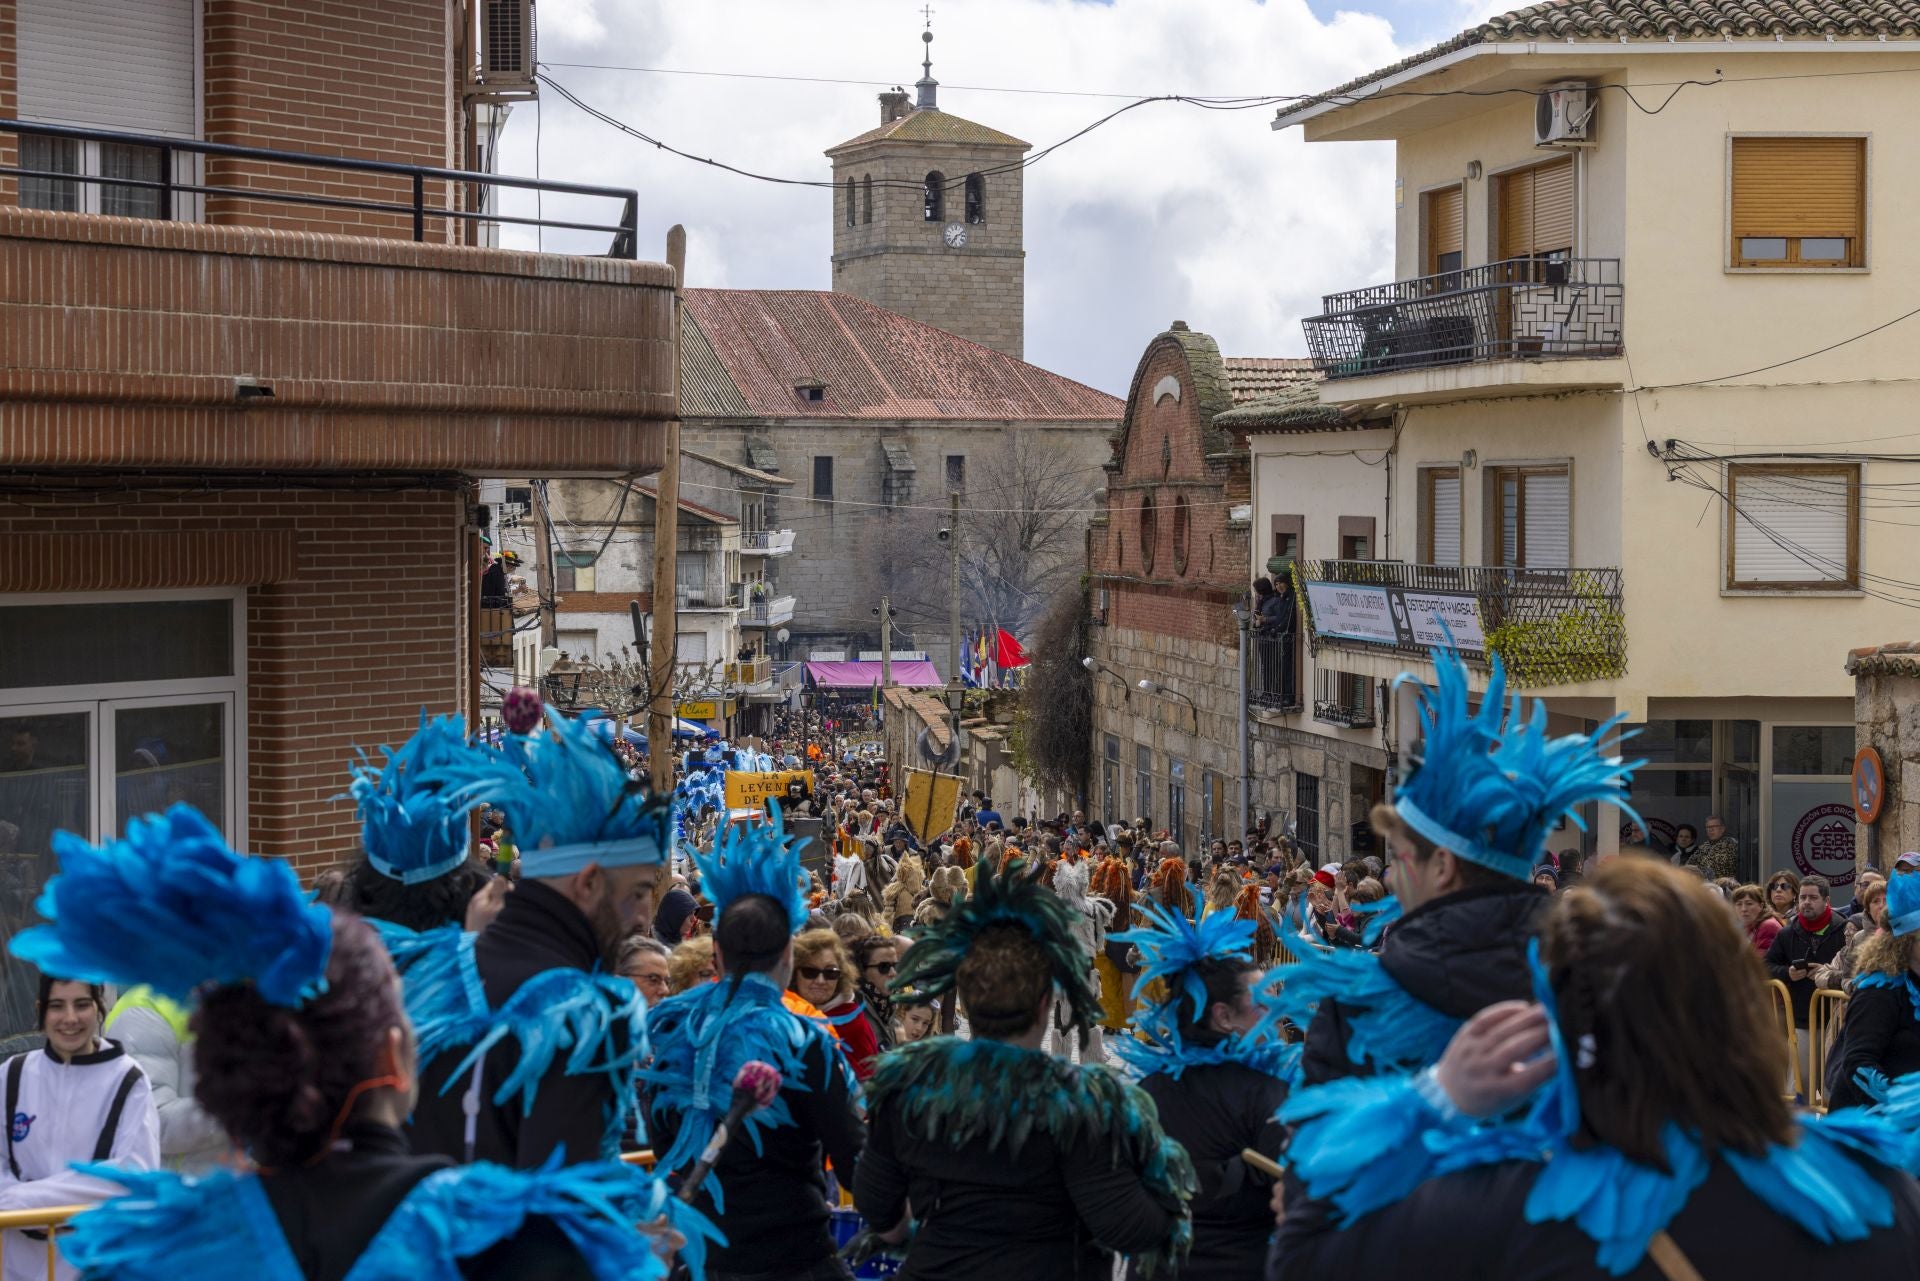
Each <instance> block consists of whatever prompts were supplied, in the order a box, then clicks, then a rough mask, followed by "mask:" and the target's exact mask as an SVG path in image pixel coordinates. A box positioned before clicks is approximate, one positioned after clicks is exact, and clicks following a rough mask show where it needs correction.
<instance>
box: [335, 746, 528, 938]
mask: <svg viewBox="0 0 1920 1281" xmlns="http://www.w3.org/2000/svg"><path fill="white" fill-rule="evenodd" d="M381 755H382V756H383V757H384V758H385V759H384V762H383V763H382V764H380V765H378V766H376V765H375V764H374V763H373V762H372V760H371V759H369V758H368V757H367V756H366V755H365V754H364V753H363V754H362V755H361V757H360V759H359V760H358V761H357V762H356V763H355V764H354V766H353V769H352V775H353V782H352V784H351V786H350V787H349V789H348V794H349V795H350V796H351V797H352V799H353V802H354V805H355V808H356V809H357V810H358V813H359V817H360V839H361V844H362V846H363V848H364V851H365V857H364V858H362V859H361V861H360V862H358V863H356V864H355V865H354V866H353V867H352V869H351V870H349V871H348V873H347V893H348V901H349V902H350V903H351V904H352V906H353V910H354V911H356V912H358V913H359V914H360V915H362V916H364V917H366V918H368V919H369V920H378V921H383V922H386V923H388V924H389V925H392V926H398V927H399V928H401V929H404V930H409V931H413V932H415V933H421V932H425V931H428V930H432V929H436V928H440V927H443V926H447V925H453V926H458V927H460V928H463V929H466V930H469V931H477V930H478V929H479V928H480V926H481V925H482V924H483V923H484V922H485V921H489V920H491V919H492V918H493V917H494V916H495V915H496V914H498V912H499V910H500V900H501V899H502V898H503V897H504V896H505V894H506V893H507V891H508V890H509V889H510V888H511V883H510V882H509V881H508V880H507V879H506V878H505V877H500V876H495V875H494V874H493V872H492V870H491V869H490V868H489V867H487V866H486V865H485V864H484V863H481V862H480V861H478V860H476V859H475V858H473V856H472V852H471V850H470V849H469V841H468V835H469V827H468V815H469V814H471V813H472V812H473V811H474V810H476V809H478V808H480V807H481V806H482V805H485V804H486V803H487V802H488V801H489V800H490V799H491V797H492V795H493V792H494V790H495V785H496V784H497V783H499V782H500V781H502V780H503V779H505V778H507V777H508V774H507V771H509V770H511V769H512V766H511V765H510V764H509V763H508V762H507V761H506V759H505V758H504V757H503V756H501V754H500V753H498V752H495V751H492V750H490V749H487V748H483V747H481V746H479V745H477V744H476V743H474V742H473V741H472V740H471V739H470V738H468V736H467V728H466V723H465V722H464V721H462V720H461V719H460V718H459V717H458V716H437V717H433V718H431V719H429V718H428V716H427V713H426V711H425V709H422V710H421V713H420V728H419V729H418V730H417V731H415V733H414V735H413V737H412V738H410V739H408V740H407V741H406V743H404V744H403V745H402V746H401V747H400V748H399V749H398V750H397V751H396V750H395V749H393V748H391V747H384V748H382V749H381Z"/></svg>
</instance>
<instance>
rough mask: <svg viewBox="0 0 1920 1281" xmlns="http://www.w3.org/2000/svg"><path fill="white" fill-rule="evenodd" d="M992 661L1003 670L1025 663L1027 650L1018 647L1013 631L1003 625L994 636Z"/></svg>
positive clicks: (1023, 665)
mask: <svg viewBox="0 0 1920 1281" xmlns="http://www.w3.org/2000/svg"><path fill="white" fill-rule="evenodd" d="M993 661H994V665H995V666H996V667H998V668H999V669H1000V670H1001V671H1003V672H1004V671H1007V670H1009V669H1011V668H1015V667H1025V666H1026V665H1027V651H1026V650H1024V649H1022V648H1021V647H1020V642H1019V641H1017V640H1015V639H1014V637H1013V633H1012V632H1009V631H1008V630H1007V629H1006V628H1004V627H1002V628H1000V629H999V633H998V635H996V636H995V637H994V655H993Z"/></svg>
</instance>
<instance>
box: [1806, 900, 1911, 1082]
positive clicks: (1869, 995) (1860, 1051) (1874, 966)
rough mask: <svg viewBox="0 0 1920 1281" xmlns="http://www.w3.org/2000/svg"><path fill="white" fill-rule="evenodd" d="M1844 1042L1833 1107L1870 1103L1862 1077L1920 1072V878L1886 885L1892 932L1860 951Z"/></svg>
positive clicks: (1837, 1054)
mask: <svg viewBox="0 0 1920 1281" xmlns="http://www.w3.org/2000/svg"><path fill="white" fill-rule="evenodd" d="M1840 1036H1841V1042H1840V1044H1839V1045H1837V1046H1835V1047H1834V1048H1833V1050H1831V1051H1830V1052H1829V1053H1828V1056H1827V1057H1828V1061H1829V1062H1830V1063H1832V1064H1833V1066H1832V1067H1831V1068H1830V1069H1829V1075H1830V1078H1831V1079H1830V1081H1829V1083H1828V1102H1829V1104H1830V1105H1831V1106H1833V1107H1837V1108H1843V1107H1853V1106H1857V1105H1860V1104H1864V1103H1867V1102H1869V1101H1870V1098H1871V1096H1870V1095H1869V1094H1868V1093H1867V1091H1866V1090H1865V1089H1863V1088H1862V1087H1861V1085H1860V1076H1861V1073H1862V1072H1868V1073H1877V1074H1878V1075H1880V1076H1883V1077H1888V1078H1892V1077H1900V1076H1906V1075H1908V1074H1909V1073H1914V1072H1920V875H1914V874H1911V873H1905V874H1902V875H1899V876H1895V877H1894V878H1893V879H1892V880H1890V881H1888V882H1887V929H1886V932H1885V933H1882V934H1876V935H1874V936H1873V937H1872V938H1869V939H1867V940H1865V941H1864V942H1863V943H1861V945H1860V959H1859V962H1858V963H1857V964H1856V966H1855V967H1854V981H1853V995H1852V996H1851V997H1849V998H1848V999H1847V1013H1846V1017H1845V1019H1844V1020H1842V1022H1841V1024H1840Z"/></svg>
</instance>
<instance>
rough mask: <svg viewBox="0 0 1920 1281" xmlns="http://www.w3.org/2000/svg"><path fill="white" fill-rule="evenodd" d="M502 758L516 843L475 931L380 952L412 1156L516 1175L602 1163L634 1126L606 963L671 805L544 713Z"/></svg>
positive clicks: (638, 1009)
mask: <svg viewBox="0 0 1920 1281" xmlns="http://www.w3.org/2000/svg"><path fill="white" fill-rule="evenodd" d="M503 755H504V757H505V759H506V760H507V761H509V762H511V763H512V764H513V765H515V766H516V767H517V768H514V769H508V770H493V769H490V770H489V771H488V776H487V778H486V780H485V787H486V789H487V795H488V799H489V800H490V801H492V803H493V804H495V805H497V806H499V807H500V808H501V809H503V810H505V811H506V813H507V821H508V825H509V826H510V827H511V828H512V829H513V832H514V835H515V836H516V837H517V838H518V840H519V842H520V865H521V876H520V881H519V884H518V885H517V886H516V887H515V888H514V891H513V893H511V894H509V895H507V898H506V902H505V904H504V906H502V908H501V909H500V915H499V916H498V917H496V918H495V919H494V921H493V923H492V924H491V925H489V926H487V928H486V929H485V930H484V931H482V932H481V933H480V934H479V935H478V936H475V937H470V938H467V939H465V940H456V945H455V946H452V947H448V946H446V945H445V944H444V940H435V939H432V938H429V937H428V936H421V937H420V939H417V940H415V941H414V943H412V944H406V945H402V944H396V943H395V940H394V939H393V938H392V937H391V936H389V944H390V945H391V946H393V947H394V957H395V961H396V964H398V965H399V967H400V969H401V972H402V973H403V974H404V975H405V978H406V984H407V989H408V991H407V1008H408V1011H409V1012H410V1013H411V1014H412V1016H413V1018H414V1021H415V1026H416V1027H417V1029H418V1031H419V1037H420V1060H421V1097H420V1104H419V1106H418V1107H417V1108H415V1109H414V1113H413V1122H412V1128H411V1137H412V1140H413V1147H414V1150H415V1151H418V1152H434V1153H438V1154H440V1155H442V1156H448V1157H452V1158H454V1159H455V1160H461V1161H472V1160H486V1161H495V1162H498V1163H500V1164H502V1165H509V1166H512V1167H514V1168H515V1169H521V1170H530V1169H535V1168H538V1167H540V1166H543V1165H545V1164H546V1163H547V1161H548V1160H549V1159H550V1158H552V1157H554V1156H555V1155H556V1154H558V1155H559V1156H560V1158H561V1159H562V1160H563V1161H566V1162H575V1161H591V1160H594V1159H596V1158H598V1157H603V1156H613V1155H615V1154H617V1153H618V1151H619V1149H620V1141H621V1138H622V1136H623V1135H625V1134H626V1133H628V1132H630V1130H631V1128H632V1127H631V1126H630V1124H629V1120H630V1118H631V1114H632V1109H633V1103H634V1097H635V1096H634V1086H635V1082H634V1076H633V1074H634V1071H635V1069H636V1068H638V1066H639V1063H640V1060H641V1058H642V1057H643V1054H642V1050H641V1044H642V1041H643V1039H644V1037H643V1034H642V1024H643V1020H644V1012H645V1002H644V1001H643V1000H642V999H641V997H640V995H639V993H638V992H637V991H636V990H635V989H634V986H633V984H631V983H629V982H628V981H627V980H626V979H623V978H621V977H619V975H618V974H617V973H616V967H617V966H618V963H619V957H620V945H621V944H622V942H624V941H625V939H626V938H627V936H628V935H630V934H633V933H636V932H639V931H643V930H645V929H647V928H648V927H649V926H651V924H652V921H653V906H654V893H655V890H656V889H657V888H658V886H659V884H660V882H661V881H662V880H663V879H664V876H665V867H664V865H665V863H666V861H667V858H668V855H669V853H670V851H671V847H672V837H671V832H672V824H673V819H672V803H671V800H670V798H667V797H656V796H653V795H651V794H649V792H648V790H647V787H646V784H645V783H644V782H639V781H635V780H633V779H631V778H629V777H628V775H627V771H626V770H625V769H624V768H623V767H622V766H621V764H620V762H619V760H618V759H617V758H616V757H615V756H614V754H613V751H612V748H611V746H610V745H609V743H608V742H607V740H606V739H605V738H604V737H603V736H601V735H600V734H598V733H596V732H595V731H594V729H593V722H592V721H590V720H587V719H584V718H571V717H566V716H551V717H550V718H549V723H548V725H547V727H546V729H545V730H543V731H538V732H536V733H534V734H532V735H529V736H525V737H521V736H518V735H514V736H509V738H508V739H507V740H506V742H505V744H504V747H503ZM444 928H452V927H444ZM415 947H417V948H418V949H419V951H420V952H421V953H422V954H421V955H415V954H414V951H413V948H415Z"/></svg>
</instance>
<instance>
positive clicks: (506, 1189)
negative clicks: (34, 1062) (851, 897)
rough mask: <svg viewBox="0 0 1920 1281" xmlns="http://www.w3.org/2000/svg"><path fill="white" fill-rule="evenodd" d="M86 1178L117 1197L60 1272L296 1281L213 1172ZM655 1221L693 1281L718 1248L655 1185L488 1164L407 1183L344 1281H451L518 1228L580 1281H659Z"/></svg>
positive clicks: (88, 1217) (607, 1171) (236, 1194)
mask: <svg viewBox="0 0 1920 1281" xmlns="http://www.w3.org/2000/svg"><path fill="white" fill-rule="evenodd" d="M91 1172H92V1173H94V1174H96V1175H97V1176H98V1177H100V1178H102V1179H105V1180H107V1181H108V1182H111V1183H116V1184H119V1185H120V1186H122V1187H124V1188H126V1189H127V1192H126V1195H124V1196H121V1197H118V1198H116V1199H114V1200H111V1201H108V1202H106V1203H105V1204H104V1205H102V1206H100V1207H99V1208H98V1209H95V1210H93V1211H90V1212H89V1213H87V1214H84V1215H81V1216H80V1217H79V1218H78V1219H76V1220H75V1221H74V1226H73V1230H72V1233H71V1235H68V1236H66V1237H63V1238H62V1239H61V1251H62V1253H64V1254H65V1255H66V1257H67V1260H68V1262H70V1263H72V1264H74V1265H75V1266H76V1267H78V1268H79V1269H80V1270H81V1271H82V1272H83V1273H85V1274H86V1275H88V1276H100V1277H114V1278H116V1279H117V1281H176V1278H180V1277H196V1278H205V1279H207V1281H221V1279H222V1278H228V1277H236V1278H237V1277H246V1278H248V1281H300V1278H301V1276H302V1273H301V1270H300V1267H299V1265H298V1264H297V1263H296V1262H295V1260H294V1254H293V1251H292V1249H291V1247H290V1246H289V1245H288V1243H287V1239H286V1237H285V1236H283V1235H282V1234H281V1231H280V1225H279V1223H278V1221H277V1220H276V1218H275V1216H274V1212H273V1209H272V1207H271V1206H270V1205H269V1204H268V1202H267V1196H266V1191H265V1189H264V1188H262V1186H261V1183H260V1179H259V1177H258V1176H256V1175H252V1174H236V1173H233V1172H231V1171H217V1172H214V1173H211V1174H207V1175H205V1176H202V1177H198V1178H195V1177H190V1176H183V1175H180V1174H175V1173H171V1172H168V1171H161V1170H142V1171H128V1170H122V1169H119V1168H117V1167H113V1166H101V1167H97V1168H95V1169H93V1170H92V1171H91ZM662 1215H664V1216H666V1218H667V1222H668V1225H669V1226H670V1227H672V1228H673V1230H675V1231H677V1232H679V1233H680V1234H681V1235H683V1236H684V1237H685V1238H686V1240H687V1244H686V1246H685V1247H684V1248H683V1249H682V1250H681V1256H682V1257H683V1258H685V1259H686V1261H687V1265H688V1267H689V1269H690V1270H691V1271H692V1272H693V1274H694V1275H695V1276H696V1277H697V1276H700V1275H701V1274H702V1271H703V1270H704V1267H705V1261H706V1250H707V1246H708V1245H709V1244H710V1243H714V1242H719V1243H722V1244H724V1242H725V1238H724V1237H722V1236H720V1234H719V1232H718V1231H717V1229H715V1228H714V1226H713V1225H712V1223H710V1222H709V1221H708V1220H707V1219H706V1218H705V1216H703V1215H701V1214H700V1213H699V1212H698V1211H697V1210H695V1209H693V1208H692V1207H691V1206H688V1205H686V1204H685V1203H683V1202H681V1201H679V1200H677V1199H676V1198H674V1197H672V1196H670V1195H669V1194H668V1193H667V1189H666V1187H665V1185H664V1184H663V1183H661V1181H660V1180H658V1179H655V1178H653V1177H651V1176H649V1175H646V1174H644V1173H642V1172H640V1171H639V1170H637V1169H635V1168H633V1167H630V1166H625V1165H621V1164H619V1163H617V1162H607V1163H600V1164H594V1165H576V1166H570V1167H567V1168H565V1169H561V1168H558V1166H557V1165H550V1166H549V1167H548V1168H546V1169H542V1170H527V1171H519V1170H509V1169H506V1168H504V1167H502V1166H497V1165H471V1166H461V1167H458V1168H455V1169H450V1170H439V1171H436V1172H435V1173H433V1174H430V1175H428V1176H427V1177H426V1178H425V1179H422V1180H421V1181H420V1182H419V1183H418V1184H416V1185H415V1186H414V1188H413V1190H412V1191H411V1192H409V1193H408V1194H407V1196H406V1197H405V1198H404V1199H403V1200H402V1201H401V1202H400V1204H399V1205H398V1206H397V1207H395V1209H394V1211H393V1213H392V1214H391V1215H390V1216H389V1217H388V1219H387V1221H386V1223H384V1224H383V1225H382V1226H381V1228H380V1230H379V1231H378V1232H377V1233H375V1234H374V1238H373V1240H372V1242H371V1243H369V1245H368V1247H367V1250H366V1253H364V1254H362V1255H361V1256H360V1258H359V1260H358V1262H356V1263H355V1264H354V1266H353V1268H352V1270H351V1271H349V1272H348V1273H347V1281H454V1279H456V1278H458V1277H459V1276H460V1270H459V1266H458V1262H457V1261H458V1260H462V1259H470V1258H473V1257H474V1256H476V1255H479V1254H482V1253H484V1252H485V1251H487V1250H489V1249H491V1248H492V1247H493V1246H495V1245H498V1244H499V1243H500V1242H502V1241H504V1240H507V1239H508V1238H510V1237H512V1236H514V1235H515V1234H516V1233H518V1232H519V1231H520V1229H521V1228H522V1227H523V1226H524V1225H525V1223H526V1221H527V1219H528V1218H529V1217H531V1216H539V1217H541V1218H545V1219H548V1220H550V1221H552V1222H553V1223H554V1224H555V1225H556V1226H557V1227H559V1228H560V1230H561V1231H562V1232H563V1233H564V1234H565V1235H566V1237H567V1239H568V1240H569V1241H571V1242H572V1243H573V1246H574V1248H575V1249H576V1250H578V1251H579V1252H580V1254H581V1256H582V1258H584V1259H585V1261H586V1264H587V1267H588V1273H587V1275H588V1276H590V1277H591V1278H592V1279H593V1281H664V1279H665V1278H666V1277H667V1275H668V1270H667V1265H666V1264H665V1263H664V1262H662V1261H661V1259H660V1258H659V1256H658V1255H657V1254H655V1253H654V1250H653V1246H652V1241H651V1239H650V1238H648V1237H647V1236H645V1235H643V1234H642V1233H640V1232H636V1231H634V1229H633V1226H632V1225H633V1224H636V1223H651V1222H653V1221H654V1220H656V1219H659V1218H660V1217H661V1216H662Z"/></svg>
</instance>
